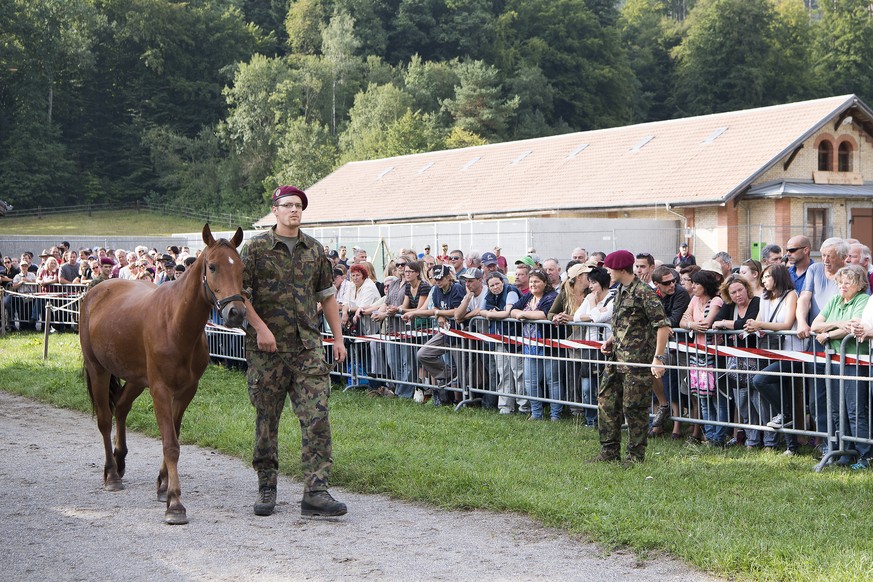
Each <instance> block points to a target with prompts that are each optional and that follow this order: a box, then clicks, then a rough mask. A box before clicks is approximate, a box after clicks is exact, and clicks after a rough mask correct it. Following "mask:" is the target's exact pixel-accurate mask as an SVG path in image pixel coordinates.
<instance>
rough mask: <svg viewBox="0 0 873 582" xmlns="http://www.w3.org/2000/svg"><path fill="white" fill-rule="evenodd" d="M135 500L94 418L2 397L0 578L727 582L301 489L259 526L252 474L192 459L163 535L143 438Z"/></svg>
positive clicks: (156, 447) (152, 466)
mask: <svg viewBox="0 0 873 582" xmlns="http://www.w3.org/2000/svg"><path fill="white" fill-rule="evenodd" d="M129 446H130V454H129V455H128V462H127V467H128V472H127V475H126V476H125V485H126V488H125V489H124V491H121V492H117V493H109V492H105V491H103V490H102V487H101V485H102V483H101V476H102V472H103V470H102V465H103V452H102V446H101V444H100V439H99V433H98V431H97V427H96V424H95V423H94V421H93V419H92V418H91V417H90V416H88V415H84V414H81V413H77V412H72V411H68V410H61V409H57V408H53V407H51V406H47V405H44V404H40V403H37V402H35V401H32V400H28V399H25V398H20V397H17V396H12V395H9V394H7V393H5V392H2V391H0V481H2V484H3V487H2V488H0V552H2V555H0V567H2V571H0V578H2V579H3V580H5V581H17V580H87V581H101V580H110V579H111V580H124V581H125V582H138V581H147V580H159V579H164V580H173V581H183V580H210V581H212V580H258V581H262V580H338V579H349V580H360V579H373V580H453V581H454V580H477V581H484V580H514V581H517V580H535V579H536V580H544V579H551V580H626V579H631V578H632V579H633V580H635V581H645V580H659V581H663V580H677V581H678V580H682V581H685V580H714V579H713V578H710V577H707V576H704V575H702V574H700V573H698V572H695V571H694V570H691V569H690V568H688V567H687V566H686V565H684V564H682V563H680V562H677V561H675V560H670V559H667V558H659V559H657V560H654V561H644V562H640V561H639V560H637V559H636V558H635V556H633V555H632V554H629V553H626V552H617V553H612V554H610V555H603V554H602V552H601V550H600V549H598V547H597V546H595V545H593V544H587V543H584V542H582V541H580V540H578V539H574V538H572V537H570V536H568V535H566V534H564V533H562V532H559V531H556V530H552V529H548V528H544V527H542V526H540V525H538V524H536V523H535V522H533V521H532V520H530V519H527V518H525V517H520V516H517V515H505V514H495V513H488V512H480V511H471V512H450V511H442V510H437V509H433V508H429V507H424V506H421V505H416V504H412V503H406V502H401V501H397V500H393V499H390V498H388V497H385V496H379V495H357V494H354V493H349V492H346V491H342V490H340V489H334V490H333V492H334V494H335V495H336V496H337V497H338V498H339V499H341V500H343V501H345V502H346V503H347V504H348V505H349V513H348V515H346V516H345V517H342V518H339V519H335V520H306V519H302V518H301V517H300V512H299V506H298V505H297V502H298V500H299V497H300V491H301V487H300V484H299V483H296V482H293V481H291V480H290V479H287V478H281V479H280V482H279V498H280V503H279V505H278V506H277V511H276V513H275V514H274V515H273V516H271V517H268V518H258V517H255V516H254V515H253V514H252V510H251V505H252V502H253V498H254V493H255V478H254V474H253V472H252V470H251V468H250V467H249V466H248V465H247V464H245V463H244V462H243V461H240V460H238V459H234V458H230V457H228V456H225V455H222V454H219V453H216V452H214V451H210V450H206V449H201V448H198V447H194V446H184V447H182V455H181V460H180V463H179V467H180V471H181V477H182V492H183V497H182V498H183V500H184V502H185V505H186V507H187V508H188V516H189V518H190V519H191V523H190V524H188V525H187V526H178V527H171V526H167V525H164V524H163V521H162V519H163V505H162V504H161V503H158V502H157V500H156V499H155V493H154V479H155V477H156V475H157V471H158V468H159V466H160V454H161V452H160V451H161V447H160V443H159V442H158V441H157V440H155V439H151V438H147V437H144V436H142V435H139V434H131V435H130V444H129Z"/></svg>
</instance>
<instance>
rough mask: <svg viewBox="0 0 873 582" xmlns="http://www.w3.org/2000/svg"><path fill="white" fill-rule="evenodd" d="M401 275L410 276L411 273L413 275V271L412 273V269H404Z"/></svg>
mask: <svg viewBox="0 0 873 582" xmlns="http://www.w3.org/2000/svg"><path fill="white" fill-rule="evenodd" d="M403 273H404V274H406V275H412V274H413V273H415V271H413V270H412V269H406V270H405V271H403Z"/></svg>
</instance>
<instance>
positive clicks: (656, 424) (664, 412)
mask: <svg viewBox="0 0 873 582" xmlns="http://www.w3.org/2000/svg"><path fill="white" fill-rule="evenodd" d="M668 418H670V407H669V406H667V405H664V406H659V407H658V414H656V415H655V420H653V421H652V428H661V427H662V426H664V421H666V420H667V419H668Z"/></svg>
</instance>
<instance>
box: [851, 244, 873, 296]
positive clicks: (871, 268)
mask: <svg viewBox="0 0 873 582" xmlns="http://www.w3.org/2000/svg"><path fill="white" fill-rule="evenodd" d="M846 264H847V265H861V266H862V267H864V270H865V271H867V282H868V284H869V287H868V288H867V293H868V294H869V293H870V292H871V289H870V287H873V265H871V264H870V247H868V246H867V245H865V244H862V243H859V242H855V243H852V244H850V245H849V255H848V256H847V257H846Z"/></svg>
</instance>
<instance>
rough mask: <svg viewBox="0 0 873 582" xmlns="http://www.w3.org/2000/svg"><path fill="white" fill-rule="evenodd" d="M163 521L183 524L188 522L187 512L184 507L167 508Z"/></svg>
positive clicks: (169, 523)
mask: <svg viewBox="0 0 873 582" xmlns="http://www.w3.org/2000/svg"><path fill="white" fill-rule="evenodd" d="M164 523H166V524H167V525H185V524H186V523H188V514H187V513H186V512H185V510H184V509H183V510H181V511H178V510H176V511H171V510H169V509H168V510H167V513H165V514H164Z"/></svg>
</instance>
